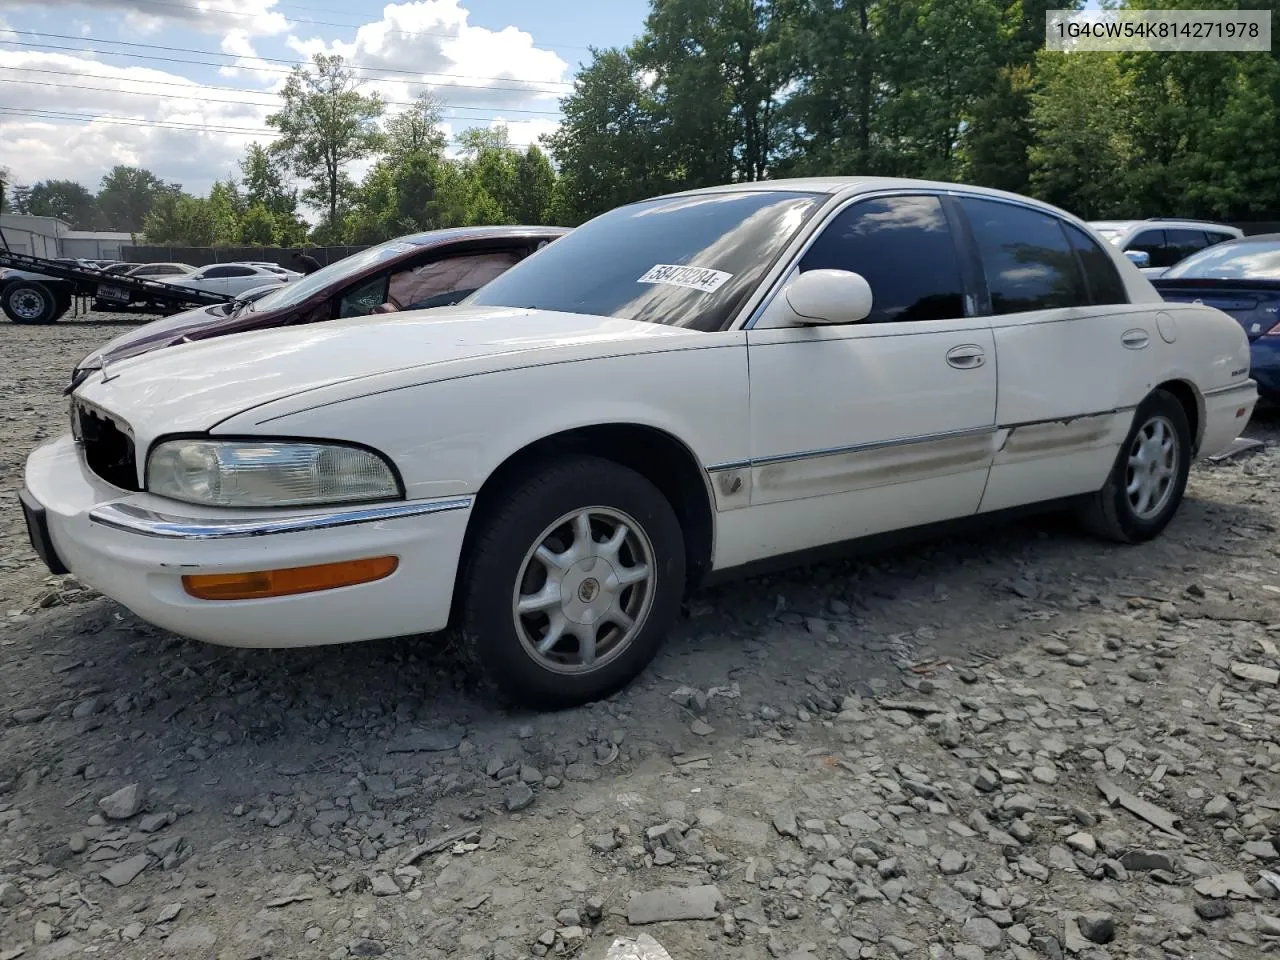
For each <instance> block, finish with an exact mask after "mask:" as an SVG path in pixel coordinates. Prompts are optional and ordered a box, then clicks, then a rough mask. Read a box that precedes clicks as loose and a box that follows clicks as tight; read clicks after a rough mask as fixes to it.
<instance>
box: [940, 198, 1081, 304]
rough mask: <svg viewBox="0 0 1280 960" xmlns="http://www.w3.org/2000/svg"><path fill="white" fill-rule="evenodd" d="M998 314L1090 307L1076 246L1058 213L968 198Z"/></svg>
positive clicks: (965, 200) (965, 206)
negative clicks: (1074, 248)
mask: <svg viewBox="0 0 1280 960" xmlns="http://www.w3.org/2000/svg"><path fill="white" fill-rule="evenodd" d="M959 203H960V206H961V207H962V208H963V209H964V212H965V214H966V215H967V216H968V218H969V223H970V225H971V227H972V228H973V235H974V239H975V240H976V241H977V244H978V253H979V255H980V256H981V258H982V267H983V271H984V273H985V274H986V278H987V289H988V290H989V291H990V292H991V308H992V312H994V313H996V314H1006V313H1023V312H1025V311H1029V310H1052V309H1055V308H1060V307H1080V306H1087V305H1088V303H1089V295H1088V293H1087V291H1086V290H1085V285H1084V277H1083V276H1082V275H1081V273H1080V267H1079V265H1078V264H1077V262H1076V255H1075V251H1073V250H1072V249H1071V246H1070V244H1068V243H1067V237H1066V234H1064V233H1063V232H1062V226H1061V223H1062V221H1061V220H1059V219H1058V218H1057V217H1053V216H1050V215H1049V214H1047V213H1041V212H1039V211H1038V210H1032V209H1030V208H1029V207H1022V206H1018V205H1016V204H1012V203H1002V202H1000V201H996V200H976V199H973V198H971V197H963V198H961V199H960V201H959Z"/></svg>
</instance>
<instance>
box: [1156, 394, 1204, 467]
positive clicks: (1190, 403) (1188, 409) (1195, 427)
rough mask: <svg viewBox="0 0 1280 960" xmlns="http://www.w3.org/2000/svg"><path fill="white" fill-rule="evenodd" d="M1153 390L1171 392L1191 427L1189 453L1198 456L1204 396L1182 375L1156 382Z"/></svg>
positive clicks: (1202, 424) (1201, 438)
mask: <svg viewBox="0 0 1280 960" xmlns="http://www.w3.org/2000/svg"><path fill="white" fill-rule="evenodd" d="M1155 390H1164V391H1165V392H1166V393H1170V394H1172V395H1173V397H1174V399H1175V400H1177V401H1178V404H1179V405H1180V406H1181V407H1182V412H1183V413H1185V414H1186V415H1187V423H1188V425H1189V426H1190V427H1191V455H1192V456H1193V457H1194V456H1198V455H1199V453H1200V444H1201V442H1202V441H1203V440H1204V421H1205V413H1204V396H1203V395H1202V394H1201V393H1200V391H1199V390H1197V389H1196V386H1195V384H1194V383H1192V382H1191V381H1190V380H1187V379H1185V378H1183V377H1171V378H1169V379H1167V380H1164V381H1162V382H1160V383H1158V384H1156V386H1155ZM1153 392H1154V391H1153Z"/></svg>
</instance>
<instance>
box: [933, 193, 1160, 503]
mask: <svg viewBox="0 0 1280 960" xmlns="http://www.w3.org/2000/svg"><path fill="white" fill-rule="evenodd" d="M958 206H959V208H960V209H961V211H962V212H963V214H964V217H965V219H966V221H967V223H968V226H969V229H970V230H971V232H972V237H973V240H974V243H975V245H976V247H977V250H978V254H979V256H980V258H981V260H982V273H983V276H984V278H985V281H986V287H987V290H986V293H985V295H984V304H983V308H984V310H985V311H987V312H988V313H989V314H990V316H991V326H992V330H993V332H994V336H995V346H996V363H997V367H998V370H999V395H998V399H997V405H996V423H997V425H998V427H999V431H998V434H997V452H996V455H995V458H994V460H993V462H992V468H991V477H990V480H989V481H988V483H987V489H986V492H985V494H984V495H983V499H982V510H983V511H989V510H998V509H1002V508H1004V507H1011V506H1016V505H1019V504H1024V503H1035V502H1040V501H1044V500H1052V499H1056V498H1058V497H1064V496H1069V495H1072V494H1077V493H1085V492H1088V491H1090V490H1096V489H1097V488H1098V487H1100V486H1101V485H1102V483H1103V482H1104V480H1105V479H1106V475H1107V471H1108V470H1109V469H1110V467H1111V463H1112V461H1113V459H1114V457H1115V452H1116V450H1117V449H1118V447H1119V444H1120V443H1121V442H1122V441H1123V439H1124V435H1125V433H1126V432H1127V430H1128V427H1129V424H1130V422H1131V420H1132V417H1133V412H1132V407H1131V405H1132V404H1134V403H1136V402H1137V400H1136V399H1135V396H1140V395H1142V394H1144V393H1145V391H1146V389H1147V387H1146V384H1147V383H1148V382H1149V378H1150V371H1151V369H1152V348H1151V342H1152V339H1153V338H1154V339H1155V340H1156V341H1157V342H1159V341H1160V337H1159V334H1158V333H1157V332H1156V329H1155V324H1154V319H1153V318H1154V313H1153V312H1152V311H1151V310H1150V309H1148V308H1147V306H1146V305H1142V304H1133V305H1131V304H1129V303H1128V302H1127V300H1128V295H1127V292H1126V291H1125V288H1124V283H1123V282H1122V280H1121V278H1120V274H1119V271H1118V270H1117V269H1116V265H1115V263H1114V262H1113V261H1112V260H1111V257H1110V255H1108V254H1107V253H1106V251H1104V250H1103V249H1102V248H1101V247H1099V246H1098V244H1097V243H1096V242H1095V241H1094V240H1093V238H1091V237H1090V236H1088V234H1086V233H1085V232H1084V231H1083V230H1080V229H1079V228H1078V227H1076V226H1075V225H1074V224H1071V223H1069V222H1067V221H1065V220H1063V219H1061V218H1059V217H1057V216H1054V215H1052V214H1050V213H1048V212H1046V211H1043V210H1041V209H1039V208H1035V207H1031V206H1029V205H1024V204H1020V203H1016V202H1012V201H1005V200H997V199H991V198H986V197H983V198H979V197H969V196H965V197H960V198H958Z"/></svg>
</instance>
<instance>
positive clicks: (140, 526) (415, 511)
mask: <svg viewBox="0 0 1280 960" xmlns="http://www.w3.org/2000/svg"><path fill="white" fill-rule="evenodd" d="M474 503H475V497H473V496H466V497H450V498H447V499H443V500H422V501H418V502H416V503H396V504H391V505H389V506H385V507H359V508H356V509H352V510H332V511H329V512H327V513H312V514H304V515H302V516H288V517H280V516H275V517H264V518H262V519H260V520H259V519H245V518H243V517H235V518H232V517H225V518H224V517H178V516H172V515H170V514H164V513H157V512H156V511H154V510H145V509H143V508H142V507H138V506H134V505H133V504H129V503H108V504H103V505H102V506H99V507H94V508H93V509H92V510H90V511H89V522H90V523H96V524H99V525H100V526H104V527H109V528H111V529H113V530H122V531H124V532H125V533H135V534H139V535H141V536H144V537H157V538H159V539H163V540H232V539H243V538H246V537H264V536H270V535H272V534H277V533H302V532H305V531H309V530H329V529H332V528H334V527H349V526H353V525H355V524H361V523H378V522H380V521H383V520H400V519H403V518H405V517H425V516H429V515H431V514H435V513H446V512H449V511H453V510H468V509H470V508H471V507H472V505H473V504H474Z"/></svg>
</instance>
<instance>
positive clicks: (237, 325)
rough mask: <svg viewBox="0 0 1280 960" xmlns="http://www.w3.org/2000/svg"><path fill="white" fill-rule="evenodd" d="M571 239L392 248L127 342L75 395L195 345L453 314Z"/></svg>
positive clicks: (87, 368) (533, 231)
mask: <svg viewBox="0 0 1280 960" xmlns="http://www.w3.org/2000/svg"><path fill="white" fill-rule="evenodd" d="M568 232H569V230H568V228H565V227H520V226H510V227H508V226H499V227H456V228H454V229H450V230H431V231H428V232H426V233H416V234H412V235H411V236H407V237H399V238H397V239H395V240H388V241H387V242H386V243H381V244H378V245H377V246H374V247H370V248H369V249H367V250H362V251H361V252H360V253H355V254H352V255H351V256H349V257H344V258H343V259H341V260H338V261H335V262H334V263H331V264H329V265H328V266H327V267H322V268H321V269H319V270H317V271H316V272H315V273H310V274H307V275H306V276H304V277H302V278H301V279H299V280H293V281H291V282H289V283H283V284H280V285H278V286H274V287H270V288H269V289H267V290H266V291H265V292H264V291H263V290H262V288H258V289H256V290H251V291H246V292H245V293H243V294H241V295H240V296H239V297H237V298H236V299H235V300H233V301H232V302H231V303H222V304H218V305H217V306H213V307H197V308H195V309H194V310H187V311H185V312H183V313H179V314H175V315H173V316H171V317H165V318H164V319H163V320H156V321H154V322H153V323H147V324H143V325H142V326H140V327H137V328H135V329H133V330H130V331H129V332H128V333H125V334H121V335H120V336H118V337H116V338H115V339H114V340H112V341H110V342H109V343H107V344H106V345H105V346H103V347H101V348H100V349H98V350H95V351H94V352H93V353H91V354H89V355H88V356H87V357H85V358H84V359H83V360H81V361H80V362H79V363H78V364H76V368H75V370H74V371H72V374H71V385H70V386H69V387H68V388H67V390H68V392H70V391H71V390H74V389H75V388H76V387H77V386H78V385H79V384H80V382H81V381H83V380H84V378H85V377H87V376H88V375H89V374H90V373H92V372H93V371H94V370H101V369H102V367H103V366H104V365H105V364H109V363H112V362H114V361H116V360H124V359H126V358H128V357H136V356H138V355H140V354H143V353H149V352H150V351H152V350H158V349H161V348H163V347H171V346H174V345H176V344H179V343H187V342H190V341H192V340H207V339H209V338H211V337H222V336H226V335H227V334H232V333H242V332H244V331H247V330H265V329H269V328H272V327H284V326H289V325H290V324H298V323H320V322H322V321H325V320H336V319H338V318H340V317H358V316H362V315H364V314H369V313H375V312H377V313H392V312H397V311H400V310H424V309H426V308H428V307H442V306H448V305H449V304H451V303H457V302H458V301H459V300H461V299H462V298H463V297H466V296H468V295H469V294H471V293H472V292H474V291H475V290H477V289H478V288H480V287H482V286H484V284H486V283H488V282H489V281H490V280H492V279H493V278H494V277H497V276H498V275H500V274H502V273H504V272H506V271H507V270H509V269H510V268H511V267H513V266H515V265H516V264H517V263H519V262H520V261H521V260H523V259H524V258H525V257H527V256H529V254H531V253H533V252H534V251H535V250H537V249H539V248H540V247H543V246H546V245H547V244H548V243H550V242H551V241H552V240H555V239H556V238H557V237H560V236H563V235H564V234H566V233H568Z"/></svg>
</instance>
